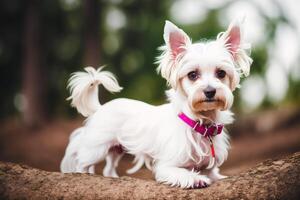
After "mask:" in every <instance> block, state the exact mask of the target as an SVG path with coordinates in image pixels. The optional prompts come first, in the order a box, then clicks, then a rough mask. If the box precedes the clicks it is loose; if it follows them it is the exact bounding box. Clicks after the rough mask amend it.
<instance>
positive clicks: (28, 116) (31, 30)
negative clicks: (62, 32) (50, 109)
mask: <svg viewBox="0 0 300 200" xmlns="http://www.w3.org/2000/svg"><path fill="white" fill-rule="evenodd" d="M38 3H39V1H38V0H28V1H26V6H27V7H26V12H25V17H24V29H23V30H24V40H23V73H22V75H23V77H22V93H23V95H24V102H23V110H22V111H23V113H22V114H23V120H24V123H25V125H27V126H29V127H36V126H39V125H41V123H43V122H44V120H45V118H46V112H45V109H44V100H45V74H44V73H43V68H42V66H41V56H42V55H41V53H40V52H41V35H40V19H39V18H40V16H39V9H38Z"/></svg>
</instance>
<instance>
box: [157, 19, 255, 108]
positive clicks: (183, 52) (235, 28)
mask: <svg viewBox="0 0 300 200" xmlns="http://www.w3.org/2000/svg"><path fill="white" fill-rule="evenodd" d="M241 28H242V27H241V22H238V21H235V22H233V23H231V24H230V26H229V27H228V29H227V30H226V31H225V32H222V33H220V34H219V35H218V36H217V39H216V40H213V41H207V42H197V43H192V42H191V40H190V38H189V37H188V35H187V34H186V33H185V32H184V31H183V30H181V29H179V28H178V27H177V26H175V25H174V24H172V23H171V22H169V21H166V24H165V28H164V40H165V42H166V45H165V46H163V47H162V50H163V53H162V55H161V56H160V57H159V58H158V63H159V67H158V71H159V72H160V73H161V75H162V76H163V77H164V78H165V79H166V80H167V82H168V84H169V85H170V86H171V87H172V88H173V89H174V90H176V91H179V92H180V93H181V94H182V95H184V96H185V97H186V99H187V101H188V105H189V107H190V109H191V110H192V111H194V112H201V111H209V110H227V109H229V108H230V107H231V105H232V103H233V94H232V92H233V91H234V90H235V88H236V87H238V85H239V82H240V76H241V75H244V76H247V75H248V74H249V71H250V65H251V63H252V59H251V58H250V57H249V55H248V52H249V51H248V50H250V45H249V44H246V43H244V38H243V34H242V29H241Z"/></svg>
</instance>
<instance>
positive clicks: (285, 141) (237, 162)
mask: <svg viewBox="0 0 300 200" xmlns="http://www.w3.org/2000/svg"><path fill="white" fill-rule="evenodd" d="M254 116H255V115H254ZM256 116H257V117H253V115H250V116H246V117H245V116H244V117H241V119H240V120H239V119H237V122H236V123H235V124H237V125H235V126H233V127H230V134H231V136H232V139H231V146H232V148H231V149H230V152H229V158H228V160H227V161H226V162H225V164H224V165H223V166H222V167H221V172H222V173H223V174H225V175H229V176H230V175H235V174H238V173H240V172H243V171H245V170H247V169H249V168H250V167H252V166H254V165H256V164H257V163H259V162H261V161H263V160H265V159H267V158H274V157H280V156H285V155H288V154H290V153H294V152H297V151H300V142H299V141H300V123H299V121H300V119H299V118H298V112H292V111H289V114H285V115H284V114H282V111H280V113H278V111H276V112H273V111H272V112H271V114H270V113H269V112H264V113H262V114H259V115H258V114H256ZM282 116H285V117H282ZM253 118H255V119H260V118H264V119H265V121H266V123H269V124H272V123H273V126H270V125H269V126H268V127H267V128H266V123H263V126H261V125H260V124H261V123H260V121H257V120H253ZM272 118H273V119H272ZM278 118H279V119H281V120H278ZM82 121H83V119H75V120H66V119H56V120H53V121H50V122H49V123H48V124H46V125H45V126H43V127H41V128H39V129H35V130H31V129H27V128H25V127H23V126H22V124H21V123H20V122H19V120H16V119H15V120H7V121H5V122H3V123H2V124H3V128H2V132H1V133H0V160H1V161H9V162H14V163H23V164H27V165H29V166H32V167H35V168H39V169H43V170H47V171H59V163H60V161H61V159H62V157H63V154H64V151H65V148H66V146H67V143H68V137H69V135H70V133H71V131H72V130H74V129H75V128H77V127H79V126H81V124H82ZM268 121H269V122H268ZM270 121H271V122H270ZM277 121H280V122H281V125H280V123H279V122H277ZM283 121H284V123H283V124H282V122H283ZM242 124H248V126H249V124H251V126H249V127H248V128H244V129H243V128H240V125H242ZM287 124H288V126H287ZM244 127H247V126H246V125H245V126H244ZM261 130H262V131H261ZM131 160H132V157H131V156H125V157H124V158H123V160H122V161H121V163H120V166H119V168H118V172H119V174H120V175H121V176H122V175H125V170H126V169H128V168H130V166H132V165H131ZM102 167H103V163H101V164H100V165H99V166H98V168H97V171H98V172H101V168H102ZM132 176H133V177H138V178H143V179H151V178H153V177H152V174H151V172H150V171H148V170H147V169H145V168H143V169H142V170H140V171H139V172H137V173H136V174H134V175H132Z"/></svg>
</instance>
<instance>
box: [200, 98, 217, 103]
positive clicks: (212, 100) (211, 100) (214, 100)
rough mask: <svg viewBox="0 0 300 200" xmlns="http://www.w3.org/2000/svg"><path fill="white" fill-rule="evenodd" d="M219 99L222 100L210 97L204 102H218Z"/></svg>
mask: <svg viewBox="0 0 300 200" xmlns="http://www.w3.org/2000/svg"><path fill="white" fill-rule="evenodd" d="M218 101H220V100H217V99H212V98H209V99H204V100H203V101H202V102H206V103H213V102H218ZM202 102H201V103H202Z"/></svg>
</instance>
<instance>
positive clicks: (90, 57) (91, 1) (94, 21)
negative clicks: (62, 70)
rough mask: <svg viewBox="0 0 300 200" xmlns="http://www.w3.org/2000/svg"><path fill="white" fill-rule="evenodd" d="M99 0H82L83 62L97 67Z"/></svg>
mask: <svg viewBox="0 0 300 200" xmlns="http://www.w3.org/2000/svg"><path fill="white" fill-rule="evenodd" d="M98 2H99V1H98V0H84V5H83V12H84V13H83V15H84V21H83V23H84V24H83V27H84V64H85V65H86V66H93V67H97V66H98V65H99V61H100V40H99V25H100V24H99V12H100V7H99V3H98Z"/></svg>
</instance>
